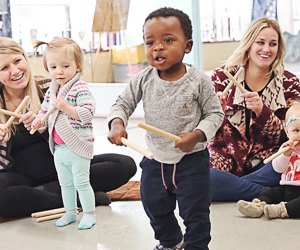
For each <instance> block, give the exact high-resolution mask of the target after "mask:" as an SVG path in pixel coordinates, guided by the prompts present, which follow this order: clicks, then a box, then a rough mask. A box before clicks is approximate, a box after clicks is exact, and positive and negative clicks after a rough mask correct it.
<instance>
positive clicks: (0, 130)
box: [0, 124, 8, 141]
mask: <svg viewBox="0 0 300 250" xmlns="http://www.w3.org/2000/svg"><path fill="white" fill-rule="evenodd" d="M7 132H8V127H7V125H6V124H0V141H3V139H4V137H5V135H6V133H7Z"/></svg>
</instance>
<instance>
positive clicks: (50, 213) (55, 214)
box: [31, 208, 80, 222]
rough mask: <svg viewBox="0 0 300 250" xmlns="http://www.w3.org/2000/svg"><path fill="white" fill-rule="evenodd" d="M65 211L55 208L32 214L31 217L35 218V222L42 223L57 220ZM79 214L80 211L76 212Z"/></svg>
mask: <svg viewBox="0 0 300 250" xmlns="http://www.w3.org/2000/svg"><path fill="white" fill-rule="evenodd" d="M65 212H66V210H65V208H56V209H51V210H46V211H41V212H36V213H32V214H31V217H33V218H36V222H43V221H48V220H53V219H58V218H60V217H62V216H63V215H64V214H65ZM79 212H80V210H77V214H78V213H79Z"/></svg>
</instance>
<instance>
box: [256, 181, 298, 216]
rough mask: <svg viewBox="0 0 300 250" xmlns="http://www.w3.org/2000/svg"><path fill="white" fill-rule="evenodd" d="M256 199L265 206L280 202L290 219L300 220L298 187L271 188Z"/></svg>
mask: <svg viewBox="0 0 300 250" xmlns="http://www.w3.org/2000/svg"><path fill="white" fill-rule="evenodd" d="M257 198H259V199H260V200H261V201H265V202H266V203H267V204H277V203H280V202H282V201H285V202H287V203H286V204H285V206H286V210H287V213H288V215H289V217H290V218H300V186H288V185H282V186H279V187H271V188H268V189H266V190H265V191H264V192H262V193H261V194H260V195H259V196H258V197H257Z"/></svg>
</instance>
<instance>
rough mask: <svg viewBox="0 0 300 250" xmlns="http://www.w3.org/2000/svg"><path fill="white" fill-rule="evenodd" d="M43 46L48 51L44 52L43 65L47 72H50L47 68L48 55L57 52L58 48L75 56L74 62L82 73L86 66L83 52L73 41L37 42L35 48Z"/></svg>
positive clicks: (68, 39)
mask: <svg viewBox="0 0 300 250" xmlns="http://www.w3.org/2000/svg"><path fill="white" fill-rule="evenodd" d="M41 45H46V49H45V50H44V57H43V64H44V68H45V69H46V70H47V71H49V70H48V67H47V53H48V52H49V51H55V50H56V49H58V48H65V51H66V53H71V54H73V55H74V60H75V63H76V66H77V68H78V71H79V72H80V73H82V71H83V64H84V58H83V51H82V49H81V48H80V47H79V45H78V44H77V43H76V42H75V41H74V40H73V39H71V38H56V39H54V40H52V41H51V42H49V43H47V42H43V41H36V42H35V44H34V48H35V49H36V50H37V49H38V47H39V46H41Z"/></svg>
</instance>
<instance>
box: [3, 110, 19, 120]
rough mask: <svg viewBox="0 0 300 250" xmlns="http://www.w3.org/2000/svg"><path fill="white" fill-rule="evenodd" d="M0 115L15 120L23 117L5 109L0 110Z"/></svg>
mask: <svg viewBox="0 0 300 250" xmlns="http://www.w3.org/2000/svg"><path fill="white" fill-rule="evenodd" d="M0 113H1V114H4V115H9V116H13V117H15V118H22V117H23V115H21V114H18V113H15V112H11V111H9V110H5V109H0Z"/></svg>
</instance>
